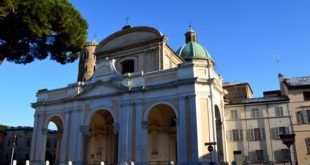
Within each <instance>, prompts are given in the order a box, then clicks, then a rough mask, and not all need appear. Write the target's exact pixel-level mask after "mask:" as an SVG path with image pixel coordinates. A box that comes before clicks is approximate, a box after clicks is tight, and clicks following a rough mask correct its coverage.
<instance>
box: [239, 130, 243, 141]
mask: <svg viewBox="0 0 310 165" xmlns="http://www.w3.org/2000/svg"><path fill="white" fill-rule="evenodd" d="M239 135H240V140H243V131H242V129H240V130H239Z"/></svg>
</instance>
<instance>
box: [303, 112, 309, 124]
mask: <svg viewBox="0 0 310 165" xmlns="http://www.w3.org/2000/svg"><path fill="white" fill-rule="evenodd" d="M301 112H302V114H303V115H302V116H303V117H304V123H308V117H307V111H301Z"/></svg>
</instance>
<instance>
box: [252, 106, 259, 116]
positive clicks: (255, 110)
mask: <svg viewBox="0 0 310 165" xmlns="http://www.w3.org/2000/svg"><path fill="white" fill-rule="evenodd" d="M251 116H252V118H258V117H259V111H258V109H257V108H254V109H252V111H251Z"/></svg>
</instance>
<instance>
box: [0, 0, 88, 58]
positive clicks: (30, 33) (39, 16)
mask: <svg viewBox="0 0 310 165" xmlns="http://www.w3.org/2000/svg"><path fill="white" fill-rule="evenodd" d="M87 28H88V25H87V22H86V21H85V20H84V19H83V17H82V16H81V15H80V13H79V12H78V11H77V10H76V9H75V8H74V7H73V6H72V4H71V3H69V2H68V1H67V0H0V61H1V60H4V59H6V60H7V61H11V62H15V63H18V64H27V63H30V62H32V61H34V60H35V59H39V60H42V59H45V58H46V57H48V56H49V57H50V58H51V59H52V60H56V61H57V62H59V63H61V64H66V63H68V62H73V61H74V60H75V59H77V57H78V54H79V53H78V52H79V51H80V50H81V49H82V48H83V46H84V45H85V41H86V37H87Z"/></svg>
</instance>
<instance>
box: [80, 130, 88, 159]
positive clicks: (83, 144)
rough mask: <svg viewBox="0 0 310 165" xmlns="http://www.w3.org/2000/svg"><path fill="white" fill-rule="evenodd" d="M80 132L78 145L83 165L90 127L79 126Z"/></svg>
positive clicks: (86, 152)
mask: <svg viewBox="0 0 310 165" xmlns="http://www.w3.org/2000/svg"><path fill="white" fill-rule="evenodd" d="M80 132H81V134H82V138H81V139H82V141H81V144H79V145H80V151H79V155H80V159H82V163H83V164H87V156H88V155H87V154H88V136H89V134H90V127H89V126H88V125H83V126H80Z"/></svg>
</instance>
